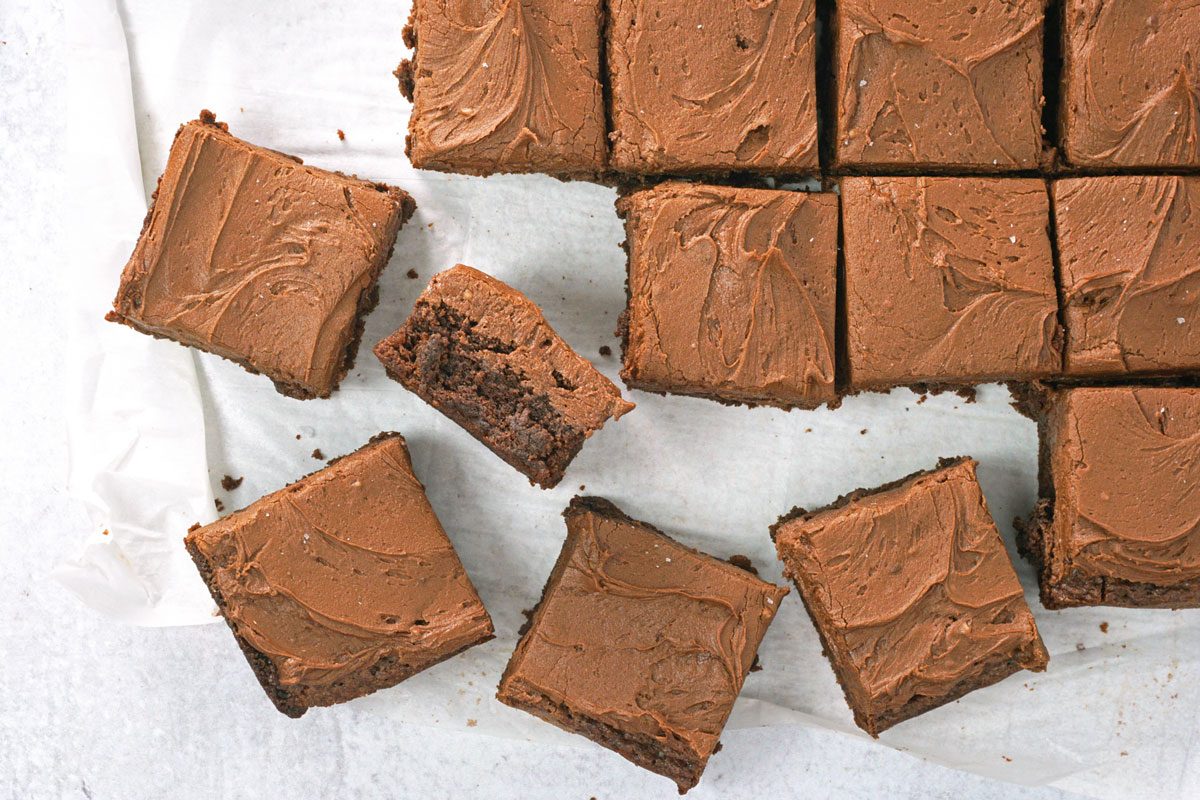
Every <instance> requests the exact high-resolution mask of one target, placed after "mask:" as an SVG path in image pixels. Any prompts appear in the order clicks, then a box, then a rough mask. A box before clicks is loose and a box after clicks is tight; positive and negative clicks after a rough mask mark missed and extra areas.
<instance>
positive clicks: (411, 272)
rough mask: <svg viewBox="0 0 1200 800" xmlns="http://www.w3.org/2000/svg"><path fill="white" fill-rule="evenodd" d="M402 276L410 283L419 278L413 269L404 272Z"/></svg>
mask: <svg viewBox="0 0 1200 800" xmlns="http://www.w3.org/2000/svg"><path fill="white" fill-rule="evenodd" d="M404 274H405V275H407V276H408V279H409V280H410V281H415V280H416V279H417V278H419V277H421V276H420V275H418V274H417V271H416V270H415V269H410V270H409V271H408V272H406V273H404Z"/></svg>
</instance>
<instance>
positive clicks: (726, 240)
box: [617, 183, 838, 408]
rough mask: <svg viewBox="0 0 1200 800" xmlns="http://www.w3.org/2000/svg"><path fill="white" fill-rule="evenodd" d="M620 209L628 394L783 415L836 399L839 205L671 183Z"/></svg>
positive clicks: (794, 195) (821, 198)
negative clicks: (672, 395) (766, 408)
mask: <svg viewBox="0 0 1200 800" xmlns="http://www.w3.org/2000/svg"><path fill="white" fill-rule="evenodd" d="M617 208H618V210H619V211H620V213H621V214H622V215H624V216H625V217H626V220H627V222H626V233H627V237H628V248H629V308H628V311H627V312H626V321H625V325H626V328H627V336H626V343H625V368H624V370H623V371H622V373H621V375H622V377H623V378H624V379H625V381H626V383H628V384H629V385H630V386H634V387H638V388H642V389H649V390H651V391H665V392H678V393H683V394H697V395H702V396H710V397H717V398H719V399H723V400H731V401H737V402H746V403H752V404H760V403H761V404H766V405H777V406H781V407H785V408H787V407H795V406H799V407H807V408H812V407H816V406H818V405H820V404H822V403H827V402H832V401H834V400H835V399H836V397H837V393H836V391H835V389H834V317H835V308H836V294H837V228H838V220H837V215H838V206H837V196H836V195H833V194H806V193H802V192H785V191H773V190H765V189H735V188H728V187H718V186H698V185H695V184H688V183H664V184H660V185H659V186H658V187H656V188H654V189H649V190H645V191H641V192H636V193H634V194H631V195H629V196H627V197H625V198H623V199H621V200H620V201H618V203H617Z"/></svg>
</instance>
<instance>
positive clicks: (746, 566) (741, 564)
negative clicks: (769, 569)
mask: <svg viewBox="0 0 1200 800" xmlns="http://www.w3.org/2000/svg"><path fill="white" fill-rule="evenodd" d="M728 561H729V563H730V564H733V565H734V566H735V567H737V568H738V569H741V570H745V571H746V572H749V573H750V574H751V575H757V574H758V570H756V569H755V568H754V563H753V562H752V561H751V560H750V557H749V556H744V555H742V554H740V553H738V554H737V555H732V556H730V557H729V559H728Z"/></svg>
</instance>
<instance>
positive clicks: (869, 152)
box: [832, 0, 1046, 174]
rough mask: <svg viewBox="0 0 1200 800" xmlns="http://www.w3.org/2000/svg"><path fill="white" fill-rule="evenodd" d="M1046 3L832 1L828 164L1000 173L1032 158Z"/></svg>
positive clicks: (1032, 163)
mask: <svg viewBox="0 0 1200 800" xmlns="http://www.w3.org/2000/svg"><path fill="white" fill-rule="evenodd" d="M1045 15H1046V0H1014V2H1005V3H952V4H948V5H945V6H943V5H940V4H936V5H931V4H922V3H914V2H912V1H911V0H839V2H838V3H837V4H836V10H835V11H834V19H833V28H834V47H833V54H832V59H833V71H834V79H833V95H834V98H833V105H834V123H835V125H834V127H835V128H836V130H835V131H834V141H833V145H834V146H833V154H834V161H835V166H836V168H837V169H838V170H841V171H842V172H854V171H859V172H865V171H867V170H879V169H889V170H896V171H906V172H910V173H914V174H921V173H924V174H930V173H933V172H960V173H961V172H974V173H1001V172H1014V171H1018V170H1034V169H1037V168H1038V167H1039V166H1040V165H1041V162H1042V160H1043V146H1044V139H1043V131H1042V107H1043V102H1044V101H1043V98H1042V80H1043V74H1042V73H1043V66H1042V60H1043V39H1044V36H1045V22H1046V20H1045Z"/></svg>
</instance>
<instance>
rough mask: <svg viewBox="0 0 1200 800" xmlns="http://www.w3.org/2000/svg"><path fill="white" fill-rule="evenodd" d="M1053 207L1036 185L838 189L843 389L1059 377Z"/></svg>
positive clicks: (857, 184) (874, 184)
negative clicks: (845, 357) (846, 378)
mask: <svg viewBox="0 0 1200 800" xmlns="http://www.w3.org/2000/svg"><path fill="white" fill-rule="evenodd" d="M1049 206H1050V203H1049V198H1048V196H1047V192H1046V185H1045V183H1044V182H1042V181H1041V180H1036V179H1023V178H846V179H844V180H843V181H842V220H843V223H842V224H843V247H844V250H845V262H846V263H845V271H846V315H847V327H848V335H847V347H848V353H849V367H850V369H849V371H850V385H851V387H853V388H856V389H865V388H886V387H888V386H896V385H912V384H941V385H963V384H971V383H984V382H987V381H993V380H1009V379H1029V378H1036V377H1045V376H1052V375H1054V374H1056V373H1058V372H1060V370H1061V360H1062V354H1061V340H1062V335H1061V332H1060V329H1059V325H1058V297H1057V291H1056V289H1055V285H1054V264H1053V260H1052V256H1051V249H1050V236H1049V233H1048V231H1047V228H1048V226H1049V221H1050V208H1049Z"/></svg>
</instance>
